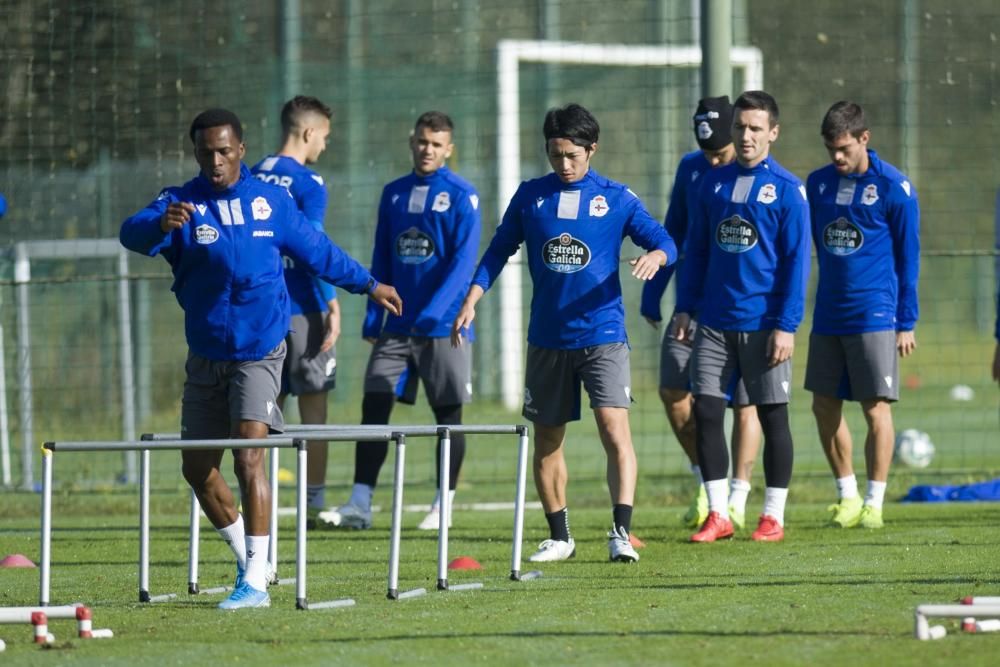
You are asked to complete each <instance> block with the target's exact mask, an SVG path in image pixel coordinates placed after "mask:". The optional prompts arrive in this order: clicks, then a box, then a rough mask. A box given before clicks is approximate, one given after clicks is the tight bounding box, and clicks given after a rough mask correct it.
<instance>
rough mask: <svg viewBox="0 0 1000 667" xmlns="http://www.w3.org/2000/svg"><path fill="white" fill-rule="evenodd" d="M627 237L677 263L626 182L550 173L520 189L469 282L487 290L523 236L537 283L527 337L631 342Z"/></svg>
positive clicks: (669, 242)
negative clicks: (625, 292)
mask: <svg viewBox="0 0 1000 667" xmlns="http://www.w3.org/2000/svg"><path fill="white" fill-rule="evenodd" d="M626 236H628V237H629V238H631V239H632V241H633V242H635V244H636V245H638V246H640V247H642V248H645V249H646V250H648V251H652V250H662V251H663V252H664V253H666V255H667V264H668V265H669V264H672V263H674V262H675V261H677V246H676V245H674V241H673V239H671V238H670V235H669V234H668V233H667V231H666V230H665V229H664V228H663V226H662V225H660V224H659V223H658V222H657V221H656V220H655V219H654V218H653V217H652V216H650V215H649V213H648V212H647V211H646V209H645V208H644V207H643V205H642V202H641V201H639V198H638V197H637V196H636V195H635V193H633V192H632V191H631V190H629V189H628V188H627V187H625V186H624V185H622V184H620V183H616V182H614V181H612V180H609V179H607V178H605V177H604V176H601V175H600V174H598V173H597V172H595V171H594V170H592V169H591V170H590V171H588V172H587V174H586V175H585V176H584V177H583V178H582V179H580V180H579V181H577V182H576V183H569V184H567V183H563V182H562V181H561V180H559V177H558V176H556V174H554V173H550V174H549V175H548V176H544V177H542V178H537V179H534V180H531V181H525V182H523V183H521V185H520V187H518V189H517V192H516V193H515V194H514V197H513V198H512V199H511V201H510V204H509V205H508V206H507V211H506V213H504V216H503V221H502V222H501V224H500V225H499V226H498V227H497V230H496V234H495V235H494V237H493V240H492V241H490V245H489V247H488V248H487V249H486V252H485V253H484V254H483V258H482V260H480V262H479V268H478V269H477V270H476V275H475V277H474V278H473V280H472V282H473V284H475V285H479V286H480V287H482V288H483V289H484V290H487V289H489V287H490V286H491V285H492V284H493V282H494V281H495V280H496V279H497V277H498V276H499V275H500V271H501V270H502V269H503V267H504V265H505V264H506V262H507V259H508V258H509V257H510V256H511V255H513V254H514V253H515V252H516V251H517V249H518V247H519V246H520V245H521V243H522V242H523V243H524V244H525V253H526V255H527V259H528V269H529V270H530V272H531V280H532V283H533V285H534V293H533V295H532V298H531V319H530V322H529V324H528V342H529V343H531V344H532V345H535V346H537V347H543V348H549V349H563V350H573V349H579V348H583V347H590V346H593V345H603V344H606V343H618V342H627V341H628V338H627V336H626V333H625V308H624V306H623V305H622V288H621V282H620V280H619V274H618V269H619V261H620V256H621V246H622V241H623V240H624V239H625V237H626Z"/></svg>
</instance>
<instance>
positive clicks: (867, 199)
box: [861, 183, 878, 206]
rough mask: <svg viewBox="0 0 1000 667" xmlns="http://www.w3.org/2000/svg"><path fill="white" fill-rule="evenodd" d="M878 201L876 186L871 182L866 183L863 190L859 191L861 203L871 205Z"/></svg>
mask: <svg viewBox="0 0 1000 667" xmlns="http://www.w3.org/2000/svg"><path fill="white" fill-rule="evenodd" d="M877 201H878V187H877V186H876V185H875V184H874V183H872V184H871V185H866V186H865V189H864V191H862V193H861V203H862V204H864V205H865V206H871V205H872V204H874V203H875V202H877Z"/></svg>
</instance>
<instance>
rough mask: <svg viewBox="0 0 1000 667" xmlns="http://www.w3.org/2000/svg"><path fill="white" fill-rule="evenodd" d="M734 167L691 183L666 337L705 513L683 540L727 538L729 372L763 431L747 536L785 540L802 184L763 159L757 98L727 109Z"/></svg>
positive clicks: (767, 141) (767, 120) (763, 127)
mask: <svg viewBox="0 0 1000 667" xmlns="http://www.w3.org/2000/svg"><path fill="white" fill-rule="evenodd" d="M732 131H733V144H734V146H735V147H736V162H734V163H733V164H730V165H727V166H725V167H718V168H717V169H713V170H712V171H711V172H710V173H708V174H706V176H705V177H704V178H702V180H701V184H700V186H699V188H698V191H697V193H696V194H695V196H694V197H693V198H692V202H693V204H692V209H693V212H692V215H691V222H690V224H691V227H690V229H689V230H688V236H687V244H686V246H685V248H686V256H685V261H684V265H683V266H682V267H681V270H680V275H679V280H680V281H681V282H680V285H679V288H678V290H677V299H678V302H677V312H676V314H675V315H674V321H673V323H672V324H671V327H672V330H673V331H674V335H675V337H676V338H677V339H678V340H680V341H684V340H687V339H688V338H689V337H690V336H691V331H690V325H691V321H692V320H691V317H692V314H693V313H695V312H697V314H698V329H697V335H696V336H695V338H694V350H693V352H692V355H691V384H692V392H691V393H693V394H694V415H695V425H696V429H697V435H696V445H697V449H698V462H699V463H700V465H701V471H702V476H703V477H704V479H705V491H706V493H707V495H708V506H709V513H708V518H707V519H705V522H704V523H703V524H702V526H701V529H700V530H699V531H698V532H696V533H695V534H694V535H692V536H691V541H692V542H712V541H715V540H717V539H719V538H724V537H730V536H732V534H733V524H732V521H731V520H730V518H729V511H728V507H727V493H726V491H727V489H726V487H727V480H726V473H727V471H728V468H729V460H728V459H729V455H728V452H727V451H726V439H725V434H724V432H723V417H724V415H725V411H726V402H727V401H728V400H730V399H731V386H732V385H731V383H732V381H733V378H734V377H739V378H742V379H743V382H744V384H745V386H746V390H747V396H748V398H749V400H750V403H751V404H753V405H755V406H757V415H758V417H759V419H760V423H761V428H762V430H763V432H764V478H765V480H766V483H767V488H766V490H765V492H764V511H763V513H762V514H761V516H760V520H759V522H758V524H757V530H755V531H754V532H753V534H752V535H751V537H752V539H754V540H757V541H776V540H781V539H783V538H784V512H785V500H786V498H787V496H788V483H789V481H790V480H791V476H792V456H793V454H792V435H791V431H790V430H789V426H788V400H789V390H790V388H791V370H792V368H791V366H792V364H791V357H792V351H793V348H794V345H795V330H796V329H797V328H798V325H799V322H800V321H801V320H802V310H803V304H804V302H805V289H806V281H807V279H808V275H809V210H808V206H807V204H806V192H805V188H804V187H803V186H802V184H801V182H800V181H799V180H798V179H797V178H796V177H795V176H793V175H792V174H791V173H790V172H788V171H787V170H786V169H784V168H783V167H782V166H781V165H779V164H778V163H777V161H775V160H774V159H773V158H772V157H771V156H770V149H771V144H772V143H774V142H775V141H776V140H777V139H778V132H779V125H778V104H777V102H776V101H775V100H774V98H773V97H772V96H771V95H769V94H768V93H766V92H764V91H759V90H758V91H747V92H744V93H743V94H742V95H740V96H739V97H738V98H737V99H736V102H734V103H733V129H732Z"/></svg>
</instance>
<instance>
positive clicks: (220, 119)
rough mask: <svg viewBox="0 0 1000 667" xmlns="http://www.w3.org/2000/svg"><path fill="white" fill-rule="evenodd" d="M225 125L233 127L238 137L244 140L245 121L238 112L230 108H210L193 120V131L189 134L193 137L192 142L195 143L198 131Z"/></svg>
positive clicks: (241, 140)
mask: <svg viewBox="0 0 1000 667" xmlns="http://www.w3.org/2000/svg"><path fill="white" fill-rule="evenodd" d="M223 125H229V126H230V127H232V128H233V133H234V134H235V135H236V138H237V139H238V140H239V141H240V143H242V142H243V123H241V122H240V119H239V117H238V116H237V115H236V114H234V113H233V112H232V111H230V110H229V109H208V110H207V111H202V112H201V113H200V114H198V115H197V116H195V118H194V120H193V121H191V131H190V132H189V133H188V136H190V137H191V143H194V135H195V133H196V132H199V131H201V130H207V129H208V128H210V127H222V126H223Z"/></svg>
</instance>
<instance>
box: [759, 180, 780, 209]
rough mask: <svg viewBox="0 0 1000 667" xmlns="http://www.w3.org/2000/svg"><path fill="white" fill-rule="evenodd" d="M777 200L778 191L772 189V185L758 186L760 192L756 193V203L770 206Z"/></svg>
mask: <svg viewBox="0 0 1000 667" xmlns="http://www.w3.org/2000/svg"><path fill="white" fill-rule="evenodd" d="M777 198H778V190H777V188H775V187H774V183H765V184H764V185H762V186H760V190H759V191H758V192H757V201H759V202H760V203H761V204H770V203H771V202H773V201H774V200H775V199H777Z"/></svg>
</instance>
